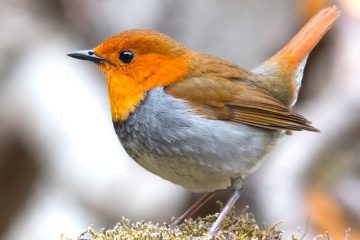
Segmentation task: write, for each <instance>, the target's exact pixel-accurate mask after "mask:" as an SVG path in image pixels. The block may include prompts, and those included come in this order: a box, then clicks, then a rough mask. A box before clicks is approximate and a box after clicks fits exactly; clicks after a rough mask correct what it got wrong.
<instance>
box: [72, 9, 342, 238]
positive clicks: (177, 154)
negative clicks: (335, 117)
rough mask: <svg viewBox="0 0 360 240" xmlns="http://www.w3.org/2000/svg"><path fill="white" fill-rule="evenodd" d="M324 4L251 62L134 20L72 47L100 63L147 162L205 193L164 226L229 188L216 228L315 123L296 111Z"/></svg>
mask: <svg viewBox="0 0 360 240" xmlns="http://www.w3.org/2000/svg"><path fill="white" fill-rule="evenodd" d="M339 15H340V11H339V10H338V8H337V7H336V6H332V7H328V8H325V9H323V10H321V11H320V12H319V13H318V14H316V15H315V16H314V17H313V18H312V19H310V20H309V21H308V22H307V23H306V24H305V26H303V27H302V28H301V29H300V31H299V32H298V33H297V34H296V35H295V36H294V37H293V38H292V39H291V40H290V41H289V43H288V44H286V45H285V47H284V48H282V49H281V50H280V51H279V52H277V53H276V54H275V55H273V56H272V57H270V58H269V59H268V60H266V61H265V62H263V63H262V64H261V65H259V66H258V67H256V68H255V69H252V70H246V69H244V68H242V67H240V66H237V65H236V64H233V63H231V62H229V61H226V60H223V59H220V58H217V57H214V56H210V55H207V54H203V53H199V52H196V51H193V50H191V49H189V48H187V47H185V46H184V45H183V44H181V43H179V42H177V41H176V40H174V39H172V38H170V37H168V36H166V35H165V34H162V33H159V32H156V31H153V30H147V29H133V30H128V31H125V32H121V33H118V34H116V35H114V36H112V37H110V38H109V39H107V40H105V41H104V42H102V43H101V44H99V45H98V46H96V47H95V48H93V49H90V50H81V51H75V52H70V53H68V56H70V57H73V58H77V59H81V60H87V61H91V62H93V63H95V64H96V65H97V66H98V67H99V69H100V70H101V71H102V72H103V73H104V75H105V78H106V82H107V89H108V95H109V100H110V109H111V118H112V123H113V126H114V129H115V132H116V134H117V136H118V138H119V140H120V142H121V144H122V146H123V147H124V149H125V151H126V152H127V153H128V155H129V156H130V157H131V158H132V159H133V160H135V161H136V162H137V163H138V164H140V165H141V166H142V167H143V168H145V169H146V170H148V171H150V172H152V173H154V174H156V175H158V176H160V177H161V178H163V179H165V180H168V181H170V182H173V183H175V184H178V185H181V186H183V187H185V188H187V189H189V190H190V191H192V192H205V194H204V195H203V196H202V197H201V198H200V199H199V200H198V201H197V202H196V203H195V204H194V205H193V206H192V207H191V208H190V209H189V210H187V211H186V212H185V213H184V214H183V215H181V216H180V217H179V218H178V219H177V220H176V221H175V222H173V223H172V224H171V225H170V227H171V228H175V227H176V226H178V225H179V224H180V223H181V222H182V221H184V219H186V218H188V217H190V216H191V215H192V214H193V213H194V212H195V211H196V210H198V209H199V208H200V207H201V206H203V205H204V204H205V203H206V202H207V201H208V200H209V199H211V198H212V197H213V196H214V195H215V194H216V192H218V191H219V190H222V189H226V188H229V187H230V188H232V190H233V192H232V195H231V197H230V198H229V200H228V201H227V203H226V204H225V206H224V208H223V209H222V211H221V212H220V214H219V216H218V217H217V219H216V221H215V222H214V223H213V225H212V227H211V228H210V230H209V234H210V235H211V236H214V235H215V234H216V233H217V231H218V229H219V227H220V225H221V223H222V222H223V220H224V218H225V216H226V215H227V213H228V212H229V210H230V209H231V208H232V207H233V206H234V204H235V203H236V201H237V200H238V199H239V198H240V196H241V192H242V189H243V182H244V179H245V178H246V177H247V176H248V175H249V174H251V173H253V172H254V171H256V170H257V169H258V168H259V167H260V166H261V164H262V163H263V162H264V159H265V158H266V156H267V155H268V154H269V153H270V152H271V150H272V149H273V148H274V146H275V145H276V143H277V142H278V141H279V140H280V139H282V138H283V137H284V136H285V135H286V134H290V133H292V132H294V131H302V130H305V131H311V132H319V130H318V129H317V128H315V127H314V126H312V124H311V122H310V121H309V120H307V119H306V118H305V117H303V116H302V115H300V114H298V113H296V112H295V111H293V106H294V104H295V102H296V100H297V96H298V93H299V90H300V87H301V80H302V76H303V70H304V67H305V64H306V60H307V57H308V55H309V53H310V52H311V50H312V49H313V48H314V47H315V46H316V45H317V43H318V42H319V41H320V39H321V38H322V37H323V35H324V34H325V33H326V32H327V31H328V30H329V29H330V27H331V26H332V25H333V23H334V22H335V20H336V19H337V18H338V17H339Z"/></svg>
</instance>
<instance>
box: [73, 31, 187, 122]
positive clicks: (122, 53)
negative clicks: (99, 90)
mask: <svg viewBox="0 0 360 240" xmlns="http://www.w3.org/2000/svg"><path fill="white" fill-rule="evenodd" d="M68 55H69V56H71V57H75V58H79V59H84V60H90V61H92V62H95V63H96V64H97V65H98V66H99V68H100V69H101V70H102V71H103V72H104V74H105V76H106V80H107V84H108V91H109V97H110V103H111V113H112V118H113V120H114V121H124V120H126V119H127V117H128V116H129V114H130V113H131V112H133V111H135V109H136V106H137V105H138V104H139V103H140V102H141V100H142V99H143V98H144V97H145V94H146V92H147V91H149V90H150V89H152V88H155V87H159V86H166V85H168V84H170V83H173V82H176V81H178V80H181V79H184V78H186V76H187V75H188V73H189V69H190V63H191V62H192V61H191V59H192V57H193V52H191V51H190V50H188V49H187V48H185V47H184V46H182V45H181V44H180V43H178V42H176V41H175V40H173V39H171V38H169V37H167V36H166V35H163V34H160V33H157V32H154V31H149V30H130V31H126V32H122V33H119V34H117V35H114V36H112V37H110V38H109V39H107V40H106V41H105V42H103V43H101V44H100V45H98V46H97V47H95V48H94V49H93V50H85V51H78V52H73V53H69V54H68Z"/></svg>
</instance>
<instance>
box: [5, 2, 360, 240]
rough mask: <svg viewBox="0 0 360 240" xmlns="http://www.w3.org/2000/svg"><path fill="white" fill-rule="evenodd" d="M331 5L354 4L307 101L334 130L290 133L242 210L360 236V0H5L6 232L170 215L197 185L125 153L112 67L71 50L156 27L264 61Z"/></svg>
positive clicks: (49, 232)
mask: <svg viewBox="0 0 360 240" xmlns="http://www.w3.org/2000/svg"><path fill="white" fill-rule="evenodd" d="M332 4H337V5H338V6H339V8H340V9H341V10H342V16H341V18H340V19H339V20H338V21H337V22H336V25H335V27H334V28H333V29H331V31H330V32H329V34H327V35H326V37H325V38H324V39H323V41H321V43H320V44H319V46H318V47H317V48H316V49H315V50H314V51H313V53H312V54H311V55H310V58H309V60H308V65H307V68H306V69H305V75H304V80H303V87H302V90H301V93H300V97H299V101H298V104H297V105H296V110H297V111H298V112H299V113H301V114H303V115H305V116H306V117H307V118H309V119H311V120H312V121H313V123H314V125H315V126H316V127H318V128H319V129H321V131H322V132H321V134H315V133H308V132H304V133H302V132H301V133H295V134H294V135H292V136H287V137H286V138H285V139H284V141H283V142H282V143H280V144H279V145H278V147H277V148H276V149H275V150H274V152H273V154H272V155H271V156H270V157H269V159H268V160H267V161H266V163H265V165H264V166H263V167H262V168H261V169H260V170H259V171H258V172H256V173H255V174H253V175H252V176H250V177H249V178H247V181H246V186H245V195H244V197H242V198H241V200H240V201H239V203H238V209H241V208H242V207H243V206H245V205H249V207H250V211H252V212H253V213H254V214H255V216H256V219H257V222H258V223H259V224H260V225H261V224H263V223H265V224H268V225H271V224H274V223H277V222H280V221H281V224H280V225H279V228H280V229H282V230H283V231H284V234H285V236H286V237H289V236H290V235H291V234H297V235H299V236H302V235H304V239H312V238H313V237H315V236H318V235H319V234H321V233H324V232H325V231H329V232H330V233H331V234H332V235H333V239H343V238H344V236H345V229H347V228H351V232H350V234H351V235H350V239H360V1H359V0H338V1H330V0H328V1H327V0H319V1H312V0H271V1H265V0H227V1H222V0H207V1H205V0H182V1H167V0H139V1H130V0H128V1H125V0H123V1H120V0H103V1H94V0H93V1H89V0H38V1H28V0H0V16H1V21H0V52H1V54H0V239H11V240H16V239H28V240H32V239H34V240H42V239H44V240H45V239H59V237H60V234H61V233H63V234H65V235H66V236H69V237H77V236H78V235H80V233H81V232H83V231H85V230H86V229H87V227H88V226H92V227H94V228H101V227H104V226H113V225H114V224H115V223H116V222H117V221H118V220H119V219H120V218H121V217H122V216H126V217H129V218H131V219H133V220H139V219H145V220H152V221H155V222H163V221H167V222H169V220H170V218H171V217H172V216H178V215H179V214H180V213H181V212H183V211H184V210H185V209H186V208H187V207H188V206H189V205H190V204H191V203H193V202H194V201H195V200H196V199H197V198H199V195H197V194H192V193H190V192H189V191H187V190H186V189H183V188H181V187H179V186H175V185H173V184H172V183H169V182H166V181H164V180H162V179H160V178H159V177H157V176H155V175H152V174H150V173H148V172H147V171H145V170H144V169H142V168H141V167H140V166H138V165H137V164H136V163H134V162H133V161H132V160H131V159H130V158H129V157H128V156H127V155H126V153H125V151H124V150H123V148H122V147H121V145H120V144H119V142H118V140H117V137H116V135H115V133H114V131H113V129H112V123H111V120H110V112H109V104H108V99H107V92H106V86H105V81H104V78H103V76H102V75H101V73H100V72H99V71H98V70H97V69H96V67H95V66H94V65H93V64H91V63H86V62H82V61H76V60H74V59H71V58H69V57H67V56H66V53H67V52H70V51H73V50H79V49H88V48H92V47H94V46H96V45H97V44H98V43H100V42H101V41H103V40H104V39H106V38H107V37H109V36H111V35H112V34H114V33H117V32H120V31H123V30H127V29H132V28H151V29H154V30H157V31H160V32H163V33H165V34H167V35H169V36H171V37H173V38H175V39H177V40H178V41H180V42H182V43H184V44H185V45H187V46H188V47H190V48H192V49H194V50H197V51H200V52H206V53H209V54H212V55H216V56H219V57H222V58H224V59H227V60H230V61H232V62H234V63H236V64H239V65H241V66H243V67H245V68H248V69H252V68H254V67H256V66H257V65H258V64H260V63H261V62H262V61H264V60H265V59H267V58H268V57H270V56H271V55H272V54H274V53H275V52H276V51H278V50H279V49H280V48H281V47H282V46H283V45H284V44H285V43H286V42H287V41H288V40H289V39H290V38H291V36H292V35H293V34H295V32H296V31H297V30H298V29H299V28H300V27H301V26H302V25H303V24H304V23H305V22H306V20H308V18H309V17H311V16H312V15H314V14H315V13H316V12H317V11H318V10H319V9H321V8H323V7H325V6H330V5H332ZM228 195H229V192H226V191H224V193H223V194H220V195H218V197H217V198H216V199H221V200H222V201H225V199H226V197H228ZM214 201H215V200H214ZM214 201H213V202H212V203H209V204H207V205H206V206H205V207H204V209H203V210H202V211H201V212H200V213H199V214H202V215H204V214H206V213H208V212H211V211H215V210H217V208H216V205H215V203H214Z"/></svg>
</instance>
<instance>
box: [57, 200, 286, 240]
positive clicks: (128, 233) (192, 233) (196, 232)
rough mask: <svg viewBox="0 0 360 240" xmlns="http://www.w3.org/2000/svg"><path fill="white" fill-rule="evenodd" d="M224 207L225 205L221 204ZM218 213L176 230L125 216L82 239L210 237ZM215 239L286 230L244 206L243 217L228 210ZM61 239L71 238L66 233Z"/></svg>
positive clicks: (272, 234)
mask: <svg viewBox="0 0 360 240" xmlns="http://www.w3.org/2000/svg"><path fill="white" fill-rule="evenodd" d="M221 207H222V206H221ZM217 216H218V213H216V214H212V215H208V216H206V217H203V218H197V219H195V220H193V219H188V220H186V221H185V222H184V223H182V224H181V225H180V226H178V227H176V228H175V229H173V230H170V229H169V226H168V224H167V223H163V224H159V223H152V222H144V221H140V222H134V223H132V222H131V221H130V220H129V219H126V218H122V220H121V221H120V222H119V223H118V224H116V226H115V227H114V228H113V229H106V230H102V231H95V230H94V229H91V228H89V230H88V231H87V232H86V233H85V234H83V235H82V236H80V237H79V238H78V239H84V240H85V239H86V240H115V239H116V240H122V239H126V240H127V239H132V240H155V239H164V240H175V239H176V240H187V239H210V236H209V235H208V231H209V229H210V227H211V226H212V224H213V222H214V221H215V219H216V218H217ZM214 239H262V240H267V239H269V240H270V239H271V240H276V239H282V232H281V231H279V230H278V229H277V224H275V225H273V226H271V227H267V226H262V227H261V228H260V227H259V226H258V225H257V224H256V221H255V218H254V216H253V215H252V214H251V213H249V212H248V210H247V208H246V209H244V210H243V211H242V212H241V214H240V216H239V217H236V216H235V214H234V210H232V211H231V213H230V214H228V216H227V218H226V219H225V221H224V223H223V224H222V227H221V229H220V231H218V233H217V234H216V236H215V238H214ZM61 240H71V239H69V238H66V237H64V236H62V238H61Z"/></svg>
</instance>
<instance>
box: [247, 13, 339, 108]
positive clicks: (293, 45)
mask: <svg viewBox="0 0 360 240" xmlns="http://www.w3.org/2000/svg"><path fill="white" fill-rule="evenodd" d="M339 16H340V11H339V9H338V8H337V7H336V6H333V7H329V8H325V9H323V10H321V11H320V12H319V13H318V14H316V15H315V16H314V17H312V18H311V19H310V20H309V21H308V22H307V23H306V24H305V26H304V27H302V28H301V29H300V31H299V32H298V33H297V34H296V35H295V36H294V37H293V38H292V39H291V40H290V42H289V43H288V44H287V45H286V46H285V47H284V48H283V49H282V50H280V51H279V52H278V53H276V54H275V55H274V56H272V57H271V58H270V59H268V60H267V61H265V62H264V63H263V64H262V65H260V66H259V67H257V68H256V69H254V70H253V72H255V73H257V74H261V75H263V76H271V77H272V78H267V79H266V80H265V81H262V82H259V83H258V85H260V86H262V87H263V88H264V89H266V90H268V91H269V92H270V93H272V94H273V95H274V96H276V97H277V98H278V99H279V100H280V101H282V102H283V103H284V104H286V105H287V106H290V107H291V106H293V105H294V104H295V102H296V99H297V95H298V91H299V89H300V86H301V80H302V75H303V70H304V67H305V63H306V59H307V57H308V55H309V53H310V52H311V50H312V49H313V48H314V47H315V46H316V44H317V43H318V42H319V41H320V40H321V38H322V37H323V36H324V34H325V33H326V32H327V31H328V30H329V29H330V28H331V26H332V25H333V24H334V22H335V20H336V19H337V18H338V17H339ZM274 86H275V87H274Z"/></svg>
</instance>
